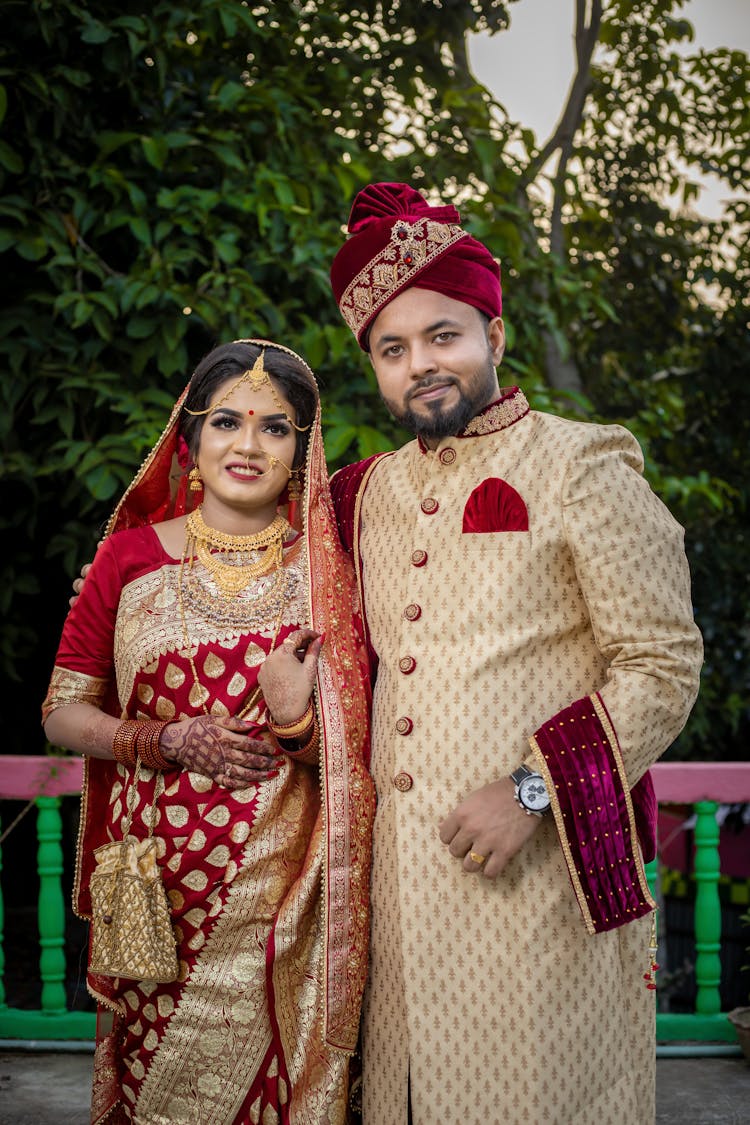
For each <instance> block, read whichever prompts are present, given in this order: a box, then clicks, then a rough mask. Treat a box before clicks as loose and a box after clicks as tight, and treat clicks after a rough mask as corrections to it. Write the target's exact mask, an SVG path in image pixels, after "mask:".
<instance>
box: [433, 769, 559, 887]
mask: <svg viewBox="0 0 750 1125" xmlns="http://www.w3.org/2000/svg"><path fill="white" fill-rule="evenodd" d="M513 789H514V785H513V782H512V781H511V779H510V778H509V777H504V778H503V779H502V780H501V781H492V782H490V784H489V785H483V786H482V788H481V789H475V790H474V792H473V793H470V794H469V796H468V797H466V798H464V800H463V801H462V802H461V804H460V805H458V806H457V807H456V808H455V809H454V810H453V812H452V813H450V814H449V815H448V816H447V817H446V818H445V820H444V821H442V823H441V825H440V839H441V840H442V842H443V843H444V844H447V846H448V850H449V851H450V853H451V855H454V856H455V857H456V859H463V868H464V871H469V872H472V873H474V874H479V873H480V872H481V873H482V874H483V875H486V877H487V878H488V879H494V878H495V876H496V875H499V874H500V872H501V871H502V870H503V868H504V867H505V865H506V863H508V861H509V860H511V859H512V858H513V856H514V855H515V854H516V852H519V851H520V850H521V848H522V847H523V845H524V844H525V843H526V841H527V840H528V839H530V837H531V836H533V834H534V832H535V831H536V830H537V828H538V827H539V824H540V821H541V818H540V817H538V816H528V815H527V814H526V813H525V812H524V811H523V809H522V808H520V806H519V805H518V803H517V801H516V799H515V797H514V796H513ZM471 853H473V854H474V855H475V856H479V857H482V859H481V862H478V861H477V860H475V859H472V858H471Z"/></svg>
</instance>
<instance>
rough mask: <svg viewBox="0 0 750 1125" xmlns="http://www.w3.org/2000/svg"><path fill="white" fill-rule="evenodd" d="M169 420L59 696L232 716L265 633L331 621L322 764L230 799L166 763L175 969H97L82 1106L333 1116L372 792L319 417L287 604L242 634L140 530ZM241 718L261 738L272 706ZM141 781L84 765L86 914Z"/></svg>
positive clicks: (160, 833)
mask: <svg viewBox="0 0 750 1125" xmlns="http://www.w3.org/2000/svg"><path fill="white" fill-rule="evenodd" d="M175 419H176V413H175V414H173V418H172V420H171V422H170V426H169V427H168V429H167V431H166V433H165V435H164V436H163V437H162V439H161V440H160V442H159V444H158V445H157V447H156V449H155V450H154V451H153V452H152V454H151V455H150V457H149V458H148V459H147V461H146V462H145V464H144V467H143V469H142V470H141V472H140V473H139V476H138V477H137V478H136V481H135V482H134V485H133V486H131V489H130V490H129V492H128V493H126V496H125V498H124V501H123V502H121V505H120V506H119V508H118V510H117V512H116V513H115V517H114V519H113V521H112V522H113V523H114V525H115V526H120V527H125V528H126V529H127V530H124V531H122V532H121V533H120V534H115V535H112V536H110V537H109V538H108V539H107V540H106V541H105V543H104V544H103V546H102V547H101V548H100V550H99V552H98V553H97V557H96V560H95V564H94V567H93V568H92V571H91V573H90V575H89V577H88V579H87V581H86V583H85V586H84V589H83V593H82V595H81V597H80V598H79V600H78V602H77V603H76V605H75V607H74V609H73V610H72V611H71V614H70V615H69V617H68V620H67V622H66V625H65V629H64V632H63V638H62V641H61V645H60V649H59V652H58V658H57V662H56V667H55V671H54V674H53V678H52V683H51V686H50V692H49V695H48V700H47V703H46V706H47V709H48V710H50V709H52V708H54V707H56V706H61V705H64V704H65V703H71V702H80V701H85V702H94V703H96V704H97V705H98V706H101V707H103V708H104V709H106V710H108V711H110V712H111V713H113V714H123V715H124V716H126V717H131V718H136V717H139V716H142V717H146V718H161V719H167V718H173V717H174V718H180V717H186V716H192V715H199V714H202V713H203V709H204V707H205V709H206V710H208V712H209V713H212V714H214V715H228V714H237V713H239V712H240V710H241V709H242V707H243V705H245V704H246V701H247V700H248V698H249V697H251V695H252V693H253V690H254V688H255V686H256V683H257V670H258V667H259V665H260V664H261V663H262V660H263V659H264V657H265V655H266V654H267V653H268V652H269V651H270V648H271V646H272V644H273V643H274V637H275V643H280V642H281V641H282V640H283V638H284V637H285V636H286V635H287V634H288V633H289V632H291V631H293V630H294V629H296V628H298V627H299V626H300V625H311V626H312V627H313V628H315V629H317V630H319V631H320V632H325V633H326V634H327V640H326V644H325V646H324V651H323V655H322V657H321V660H320V664H319V669H318V682H317V685H316V692H315V704H316V711H317V716H318V724H319V727H320V731H321V751H320V762H319V764H315V763H312V764H307V763H305V762H303V761H300V760H295V759H294V758H293V757H291V756H284V757H283V758H282V759H281V763H282V764H281V766H280V769H279V771H278V773H277V774H276V775H275V776H274V777H272V778H270V779H269V780H267V781H263V782H261V783H258V784H257V785H254V786H252V787H249V788H247V789H244V790H239V791H235V792H229V791H228V790H226V789H223V788H222V787H220V786H219V785H217V784H216V783H214V782H213V781H211V780H210V779H208V778H206V777H203V776H202V775H199V774H196V773H191V772H188V771H185V770H181V771H177V770H174V771H168V772H167V773H166V774H165V778H164V780H165V789H164V792H163V794H161V795H160V796H159V798H158V802H157V814H156V822H155V835H156V836H157V838H158V839H159V840H160V841H161V842H162V843H161V845H160V853H161V854H160V866H161V871H162V876H163V881H164V883H165V886H166V889H167V893H168V897H169V900H170V903H171V907H172V912H173V925H174V928H175V933H176V937H177V942H178V958H179V963H180V974H179V980H178V981H177V982H175V983H173V984H155V983H153V982H148V981H145V982H136V981H127V980H119V979H112V978H108V977H102V976H95V975H93V974H89V978H88V983H89V988H90V991H91V992H92V994H93V995H94V996H95V997H96V998H97V999H98V1000H99V1002H100V1005H101V1006H102V1008H104V1009H108V1010H109V1011H111V1012H112V1014H113V1024H112V1028H111V1030H108V1031H107V1032H106V1033H105V1034H103V1035H101V1036H100V1037H99V1042H98V1046H97V1054H96V1061H95V1078H94V1093H93V1104H92V1120H93V1121H95V1122H104V1121H107V1122H120V1121H137V1122H149V1123H165V1125H166V1123H170V1125H172V1123H175V1125H176V1123H178V1122H184V1123H186V1125H188V1123H189V1125H197V1123H198V1122H206V1123H209V1122H210V1123H212V1125H213V1123H215V1122H222V1123H225V1122H226V1123H235V1125H244V1123H245V1122H248V1123H249V1122H264V1123H266V1122H279V1123H282V1125H286V1123H287V1122H288V1123H290V1125H296V1123H303V1122H306V1123H310V1125H312V1123H318V1122H322V1121H325V1122H332V1123H333V1122H343V1121H344V1120H345V1116H346V1101H347V1086H348V1056H349V1054H350V1053H351V1052H352V1051H353V1050H354V1047H355V1044H356V1038H357V1030H358V1024H359V1009H360V1004H361V996H362V989H363V986H364V977H365V972H366V961H367V930H368V906H367V888H368V878H369V863H370V848H371V843H370V837H371V829H372V816H373V810H374V795H373V787H372V782H371V780H370V778H369V775H368V773H367V769H366V764H365V763H366V756H367V746H368V743H367V738H368V730H367V709H368V702H369V699H368V672H367V663H366V657H365V653H364V650H363V647H362V643H361V639H360V629H359V615H358V607H357V602H356V592H355V588H354V582H353V577H352V572H351V567H350V565H349V563H348V561H347V560H346V558H345V556H344V554H343V552H342V550H341V548H340V546H339V544H338V535H337V532H336V528H335V522H334V520H333V513H332V509H331V502H330V495H329V492H328V486H327V477H326V470H325V461H324V457H323V450H322V441H321V435H320V423H319V416H318V418H316V422H315V424H314V426H313V430H312V433H311V438H310V444H309V449H308V455H307V463H306V470H305V493H304V499H303V503H302V512H301V516H300V517H299V518H294V516H293V515H292V519H293V522H294V524H295V530H296V532H297V534H295V535H294V536H293V537H292V538H290V539H289V540H288V541H287V543H286V545H285V551H284V579H285V582H286V586H285V594H284V597H283V607H282V609H281V612H280V615H277V614H276V612H275V610H274V611H273V612H271V610H270V603H268V604H269V612H268V615H267V616H268V620H253V614H252V612H251V609H250V608H248V612H247V622H248V624H246V625H241V626H240V625H238V624H237V619H236V614H235V619H234V620H226V621H223V622H222V621H221V620H218V621H217V620H216V615H215V614H214V615H211V614H206V613H205V607H201V606H200V605H194V604H183V606H182V608H181V607H180V604H179V596H178V586H177V573H178V570H179V562H178V560H175V559H172V558H170V557H169V556H168V555H166V553H165V552H164V549H163V547H162V546H161V543H160V541H159V539H158V538H157V536H156V533H155V532H154V531H153V529H152V528H151V527H149V526H145V525H146V524H148V523H149V522H151V521H150V519H149V513H153V512H156V513H157V515H158V518H159V519H164V518H167V517H168V516H170V515H172V514H175V511H177V512H179V504H180V500H179V497H178V500H177V508H176V509H175V503H174V500H173V499H171V494H170V490H169V470H170V469H171V467H172V462H173V458H172V453H173V450H174V443H175V430H176V427H175ZM165 470H166V471H165ZM165 482H166V483H165ZM160 490H161V491H160ZM109 530H110V531H111V530H113V527H110V529H109ZM194 565H199V564H197V563H195V564H194ZM260 581H263V580H262V579H261V580H260ZM183 613H184V615H185V627H186V631H187V633H188V635H189V638H190V646H191V650H192V654H193V662H194V664H195V668H196V670H197V672H198V685H199V686H198V685H196V682H195V678H194V676H193V672H192V667H191V663H190V659H189V656H188V653H187V652H186V650H185V643H184V630H185V627H184V626H183V621H182V614H183ZM257 616H258V615H257V613H256V618H257ZM246 718H248V719H250V720H252V721H253V722H254V723H255V724H256V725H255V727H254V729H253V731H252V732H251V733H252V734H254V735H255V736H256V737H263V736H264V732H265V729H266V728H265V705H264V703H263V700H262V699H258V701H257V702H256V703H255V704H254V705H253V707H252V708H251V709H250V711H249V712H248V714H247V715H246ZM131 783H132V771H130V770H126V769H125V768H124V767H123V766H120V765H117V764H116V763H114V762H102V761H100V760H96V759H88V760H87V770H86V785H85V789H84V794H83V808H82V823H81V836H80V840H79V854H78V871H77V880H76V908H77V910H78V911H79V912H80V913H81V914H82V915H83V916H84V917H86V916H88V915H89V910H90V902H89V893H88V879H89V876H90V873H91V868H92V864H93V851H94V849H95V848H96V847H98V846H99V845H100V844H101V843H104V842H106V841H107V840H109V839H112V838H119V836H120V835H121V824H122V818H123V814H124V807H125V796H126V793H127V789H128V786H129V785H130V784H131ZM154 786H155V775H154V774H153V772H152V771H149V770H145V771H143V775H142V780H141V783H140V792H139V795H138V803H137V805H136V811H135V814H134V819H133V829H132V831H133V834H135V835H140V834H141V833H142V834H144V835H145V833H146V831H147V825H146V824H145V823H144V822H143V820H144V818H143V817H142V816H141V815H140V813H139V810H143V809H144V808H146V806H147V805H148V804H150V802H151V801H152V800H153V795H154Z"/></svg>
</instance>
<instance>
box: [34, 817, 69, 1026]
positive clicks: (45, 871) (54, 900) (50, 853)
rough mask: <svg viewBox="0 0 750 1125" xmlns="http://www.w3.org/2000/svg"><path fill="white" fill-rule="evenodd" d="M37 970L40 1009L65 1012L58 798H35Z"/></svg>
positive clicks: (63, 915)
mask: <svg viewBox="0 0 750 1125" xmlns="http://www.w3.org/2000/svg"><path fill="white" fill-rule="evenodd" d="M36 804H37V808H38V810H39V814H38V817H37V839H38V841H39V850H38V851H37V867H38V870H39V945H40V947H41V955H40V958H39V970H40V975H41V978H42V1012H44V1013H50V1014H52V1013H55V1014H57V1013H63V1012H65V906H64V902H63V894H62V884H61V878H62V872H63V853H62V847H61V844H60V841H61V840H62V818H61V816H60V798H59V797H37V799H36Z"/></svg>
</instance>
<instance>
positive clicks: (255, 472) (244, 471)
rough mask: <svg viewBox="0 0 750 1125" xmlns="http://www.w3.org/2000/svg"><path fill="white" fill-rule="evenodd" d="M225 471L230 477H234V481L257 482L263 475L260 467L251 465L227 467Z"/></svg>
mask: <svg viewBox="0 0 750 1125" xmlns="http://www.w3.org/2000/svg"><path fill="white" fill-rule="evenodd" d="M226 471H227V472H228V473H229V475H230V476H231V477H234V478H235V480H257V479H258V477H262V476H263V473H264V470H263V469H262V468H261V467H260V465H253V464H252V463H251V464H250V465H245V464H235V465H227V468H226Z"/></svg>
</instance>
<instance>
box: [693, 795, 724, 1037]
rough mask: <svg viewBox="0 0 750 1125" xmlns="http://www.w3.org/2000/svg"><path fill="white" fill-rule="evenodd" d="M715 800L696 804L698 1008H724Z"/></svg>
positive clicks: (708, 1011) (701, 1010) (710, 1011)
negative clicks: (721, 992)
mask: <svg viewBox="0 0 750 1125" xmlns="http://www.w3.org/2000/svg"><path fill="white" fill-rule="evenodd" d="M717 808H718V805H717V803H716V801H697V802H696V804H695V816H696V822H695V880H696V884H697V887H696V895H695V950H696V958H695V979H696V983H697V986H698V992H697V996H696V1001H695V1010H696V1012H697V1013H700V1014H701V1015H706V1016H708V1015H714V1014H715V1013H716V1012H719V1011H721V998H720V995H719V985H720V983H721V960H720V957H719V953H720V950H721V904H720V902H719V826H718V824H717V823H716V810H717Z"/></svg>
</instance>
